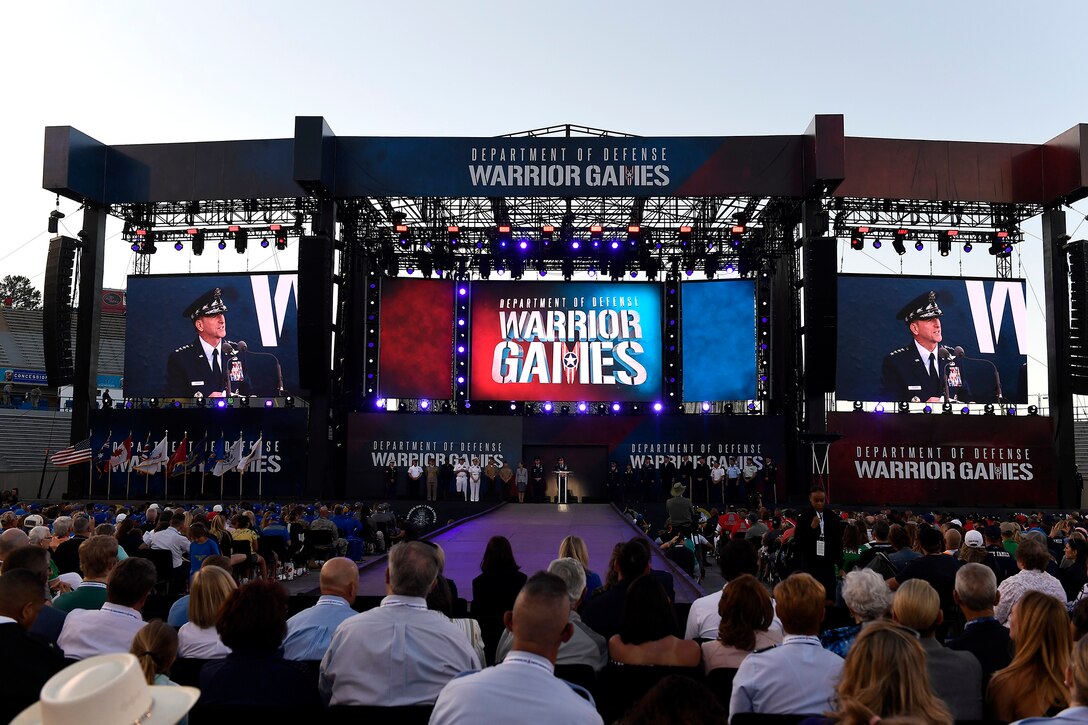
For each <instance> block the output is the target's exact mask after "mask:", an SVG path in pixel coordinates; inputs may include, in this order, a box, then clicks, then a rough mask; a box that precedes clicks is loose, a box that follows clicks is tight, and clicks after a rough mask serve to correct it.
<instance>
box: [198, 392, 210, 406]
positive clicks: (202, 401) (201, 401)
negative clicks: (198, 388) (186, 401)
mask: <svg viewBox="0 0 1088 725" xmlns="http://www.w3.org/2000/svg"><path fill="white" fill-rule="evenodd" d="M207 404H208V401H207V400H206V399H205V398H204V396H203V395H199V394H198V395H197V398H196V407H198V408H203V407H204V406H206V405H207Z"/></svg>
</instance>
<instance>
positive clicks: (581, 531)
mask: <svg viewBox="0 0 1088 725" xmlns="http://www.w3.org/2000/svg"><path fill="white" fill-rule="evenodd" d="M569 534H577V535H578V536H581V537H582V539H583V540H584V541H585V542H586V546H587V547H588V548H589V560H590V569H592V570H593V571H595V572H597V573H598V574H600V575H601V578H602V579H603V578H604V572H605V570H606V569H607V567H608V560H609V557H610V556H611V554H612V546H613V545H614V544H616V543H617V542H621V541H627V540H629V539H631V538H632V537H633V536H636V535H637V534H638V532H637V530H636V529H635V528H634V527H633V526H632V525H631V524H630V523H628V521H627V520H626V519H624V517H623V516H622V515H621V514H620V513H619V512H617V511H616V510H615V509H614V508H612V506H610V505H608V504H569V505H565V506H559V505H555V504H511V503H508V504H505V505H503V506H501V507H499V508H497V509H496V510H494V511H491V512H490V513H486V514H484V515H483V516H479V517H477V518H474V519H470V520H468V521H465V522H463V523H461V524H458V525H455V526H454V527H453V528H450V529H447V530H445V531H442V532H441V533H438V534H437V535H435V536H432V537H429V538H430V539H431V541H434V542H435V543H437V544H439V545H441V547H442V549H443V550H444V551H445V552H446V571H445V574H446V577H448V578H449V579H452V580H453V581H454V582H456V584H457V591H458V593H459V594H460V596H462V597H464V598H465V599H471V598H472V580H473V578H475V577H476V576H477V575H478V574H479V573H480V559H481V558H482V557H483V553H484V548H485V547H486V546H487V541H488V539H490V538H491V537H492V536H505V537H506V538H507V539H509V540H510V544H511V546H513V549H514V558H515V559H516V560H517V562H518V564H519V565H520V566H521V570H522V571H523V572H525V573H526V574H529V575H532V574H533V573H534V572H536V571H539V570H541V569H545V568H547V566H548V564H550V563H551V562H552V560H553V559H555V558H556V555H557V553H558V551H559V543H560V542H561V541H562V540H563V537H565V536H567V535H569ZM651 566H652V567H653V568H654V569H663V570H666V571H671V572H672V573H673V579H674V580H675V586H676V601H677V602H684V603H689V602H691V601H693V600H694V599H696V598H698V597H701V596H703V594H704V592H703V590H702V588H701V587H699V586H698V584H696V583H695V582H694V581H692V580H691V579H688V578H687V577H685V576H684V575H683V574H682V573H681V572H680V571H679V570H676V569H674V568H673V567H672V565H671V563H670V562H668V561H667V560H666V559H665V558H664V557H663V556H661V554H660V553H659V552H658V551H657V550H656V548H655V553H654V560H653V561H652V562H651ZM359 594H360V595H364V596H373V595H383V594H385V565H384V563H383V562H376V563H375V564H373V565H371V566H368V567H365V568H363V569H362V570H361V571H360V572H359Z"/></svg>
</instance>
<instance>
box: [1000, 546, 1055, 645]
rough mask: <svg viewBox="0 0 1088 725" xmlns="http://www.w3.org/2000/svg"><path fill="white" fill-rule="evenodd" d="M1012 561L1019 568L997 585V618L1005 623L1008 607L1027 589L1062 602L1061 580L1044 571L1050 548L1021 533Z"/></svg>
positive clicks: (1006, 624) (1011, 606) (1010, 608)
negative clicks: (998, 597)
mask: <svg viewBox="0 0 1088 725" xmlns="http://www.w3.org/2000/svg"><path fill="white" fill-rule="evenodd" d="M1015 556H1016V565H1017V566H1018V567H1019V568H1020V571H1019V572H1018V573H1016V574H1014V575H1013V576H1011V577H1009V578H1008V579H1006V580H1005V581H1003V582H1001V584H1000V585H998V587H997V591H998V593H999V594H1000V595H1001V597H1000V599H999V600H998V602H997V607H996V608H995V609H994V616H995V617H997V621H999V622H1001V623H1002V624H1004V625H1005V626H1006V627H1008V626H1009V615H1010V614H1011V613H1012V608H1013V607H1014V606H1015V605H1016V603H1017V602H1018V601H1020V599H1021V597H1023V596H1024V595H1025V594H1027V593H1028V592H1032V591H1037V592H1042V593H1044V594H1049V595H1050V596H1052V597H1054V598H1055V599H1057V600H1058V601H1059V602H1061V603H1062V604H1065V602H1066V598H1065V589H1063V588H1062V584H1061V582H1059V581H1058V580H1057V579H1055V578H1054V577H1053V576H1051V575H1050V574H1047V573H1046V567H1047V564H1049V563H1050V552H1048V551H1047V548H1046V545H1045V544H1042V543H1040V542H1038V541H1036V540H1035V539H1034V538H1032V537H1025V538H1024V539H1023V540H1022V541H1021V542H1020V543H1019V545H1018V546H1017V549H1016V555H1015Z"/></svg>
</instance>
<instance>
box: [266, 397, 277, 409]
mask: <svg viewBox="0 0 1088 725" xmlns="http://www.w3.org/2000/svg"><path fill="white" fill-rule="evenodd" d="M264 407H266V408H275V407H276V401H274V400H272V398H269V399H268V400H266V401H264Z"/></svg>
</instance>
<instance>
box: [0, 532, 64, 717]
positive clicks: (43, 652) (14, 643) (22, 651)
mask: <svg viewBox="0 0 1088 725" xmlns="http://www.w3.org/2000/svg"><path fill="white" fill-rule="evenodd" d="M9 530H10V529H9ZM43 553H44V552H43ZM42 585H43V582H42V579H41V577H40V576H39V575H38V574H37V573H35V572H33V571H30V570H28V569H15V570H13V571H6V572H4V575H3V576H0V652H3V658H4V662H5V667H4V676H3V677H0V722H11V720H12V719H13V718H14V717H15V716H16V715H17V714H19V713H20V712H22V711H23V710H24V709H25V708H27V707H29V706H30V705H31V704H33V703H34V702H35V701H36V700H37V699H38V693H39V692H40V691H41V689H42V685H44V684H45V683H46V681H47V680H48V679H49V678H50V677H52V676H53V675H54V674H56V673H57V672H58V671H60V669H61V668H62V667H63V666H64V658H63V657H62V656H61V654H60V652H59V651H58V650H57V649H56V648H54V647H50V646H48V645H46V644H44V643H42V642H40V641H39V640H37V639H35V638H34V637H31V636H30V635H29V634H27V630H29V629H30V627H31V626H32V625H33V624H34V621H35V620H36V619H37V618H38V612H40V611H41V610H42V609H43V608H45V607H46V603H47V601H48V600H47V599H46V596H45V588H44V587H43V586H42Z"/></svg>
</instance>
